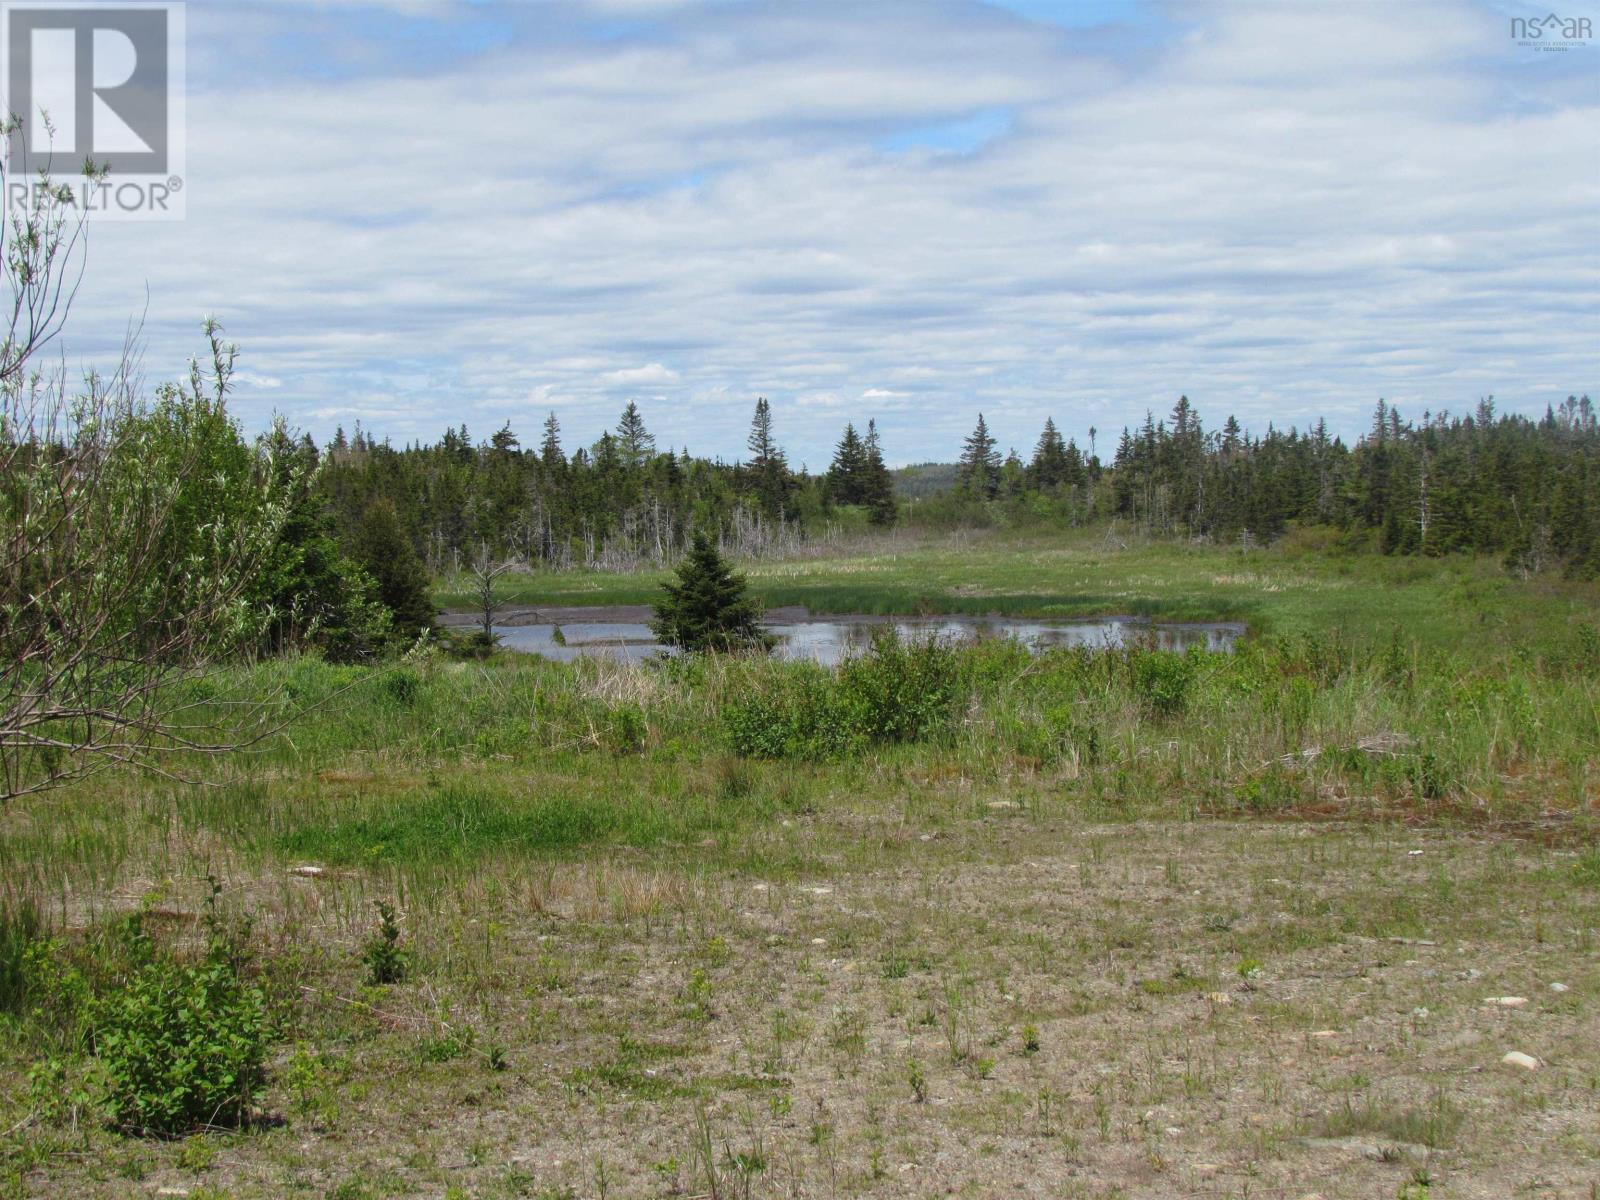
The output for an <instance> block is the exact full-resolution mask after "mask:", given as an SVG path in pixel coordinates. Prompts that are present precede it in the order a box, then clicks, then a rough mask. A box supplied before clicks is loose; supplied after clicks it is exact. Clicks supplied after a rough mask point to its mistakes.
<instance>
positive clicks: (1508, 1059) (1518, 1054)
mask: <svg viewBox="0 0 1600 1200" xmlns="http://www.w3.org/2000/svg"><path fill="white" fill-rule="evenodd" d="M1500 1061H1501V1062H1503V1063H1504V1064H1505V1065H1506V1066H1508V1067H1521V1068H1522V1069H1523V1070H1524V1071H1537V1070H1538V1069H1539V1060H1538V1059H1537V1058H1535V1057H1534V1056H1533V1055H1531V1054H1524V1053H1523V1052H1522V1051H1520V1050H1513V1051H1511V1052H1510V1053H1509V1054H1507V1055H1506V1056H1505V1057H1504V1058H1502V1059H1501V1060H1500Z"/></svg>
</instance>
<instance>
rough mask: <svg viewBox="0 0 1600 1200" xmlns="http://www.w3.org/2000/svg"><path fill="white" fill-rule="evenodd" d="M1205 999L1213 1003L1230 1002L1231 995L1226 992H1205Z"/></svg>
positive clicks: (1231, 999) (1231, 1000) (1231, 1001)
mask: <svg viewBox="0 0 1600 1200" xmlns="http://www.w3.org/2000/svg"><path fill="white" fill-rule="evenodd" d="M1206 999H1207V1000H1209V1001H1211V1003H1213V1004H1232V1003H1233V997H1232V996H1230V995H1228V993H1227V992H1207V993H1206Z"/></svg>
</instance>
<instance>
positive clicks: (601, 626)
mask: <svg viewBox="0 0 1600 1200" xmlns="http://www.w3.org/2000/svg"><path fill="white" fill-rule="evenodd" d="M630 615H631V614H630ZM764 626H765V628H766V630H767V632H769V633H770V634H772V635H773V636H774V637H775V638H777V644H776V645H775V646H774V647H773V650H772V653H773V656H774V657H775V658H780V659H786V660H791V661H795V660H798V661H810V662H817V663H821V664H823V665H824V666H833V665H835V664H837V663H838V662H840V661H841V660H842V659H844V658H846V657H847V656H849V655H852V654H859V653H861V652H862V651H864V650H866V649H867V648H868V647H869V646H870V645H871V644H872V638H873V635H874V634H875V633H877V632H878V631H879V630H881V629H883V628H885V627H886V626H892V627H893V628H894V629H895V630H896V631H898V632H899V634H900V636H901V637H903V638H918V639H920V638H926V637H929V636H932V637H937V638H939V639H940V640H941V641H948V642H973V641H978V640H980V639H983V638H999V637H1010V638H1016V639H1017V640H1018V641H1020V642H1021V643H1022V644H1023V645H1025V646H1027V647H1028V648H1029V649H1031V650H1035V651H1038V650H1043V649H1049V648H1053V647H1057V646H1066V647H1072V646H1087V647H1089V648H1090V649H1107V648H1116V647H1119V646H1123V645H1127V644H1128V643H1130V642H1148V643H1150V644H1152V645H1155V646H1158V647H1159V648H1161V649H1163V650H1185V649H1187V648H1188V647H1190V646H1194V645H1199V646H1204V647H1205V648H1206V649H1208V650H1221V651H1229V650H1232V648H1233V643H1234V641H1235V640H1236V639H1237V638H1238V637H1239V636H1240V635H1242V634H1243V633H1244V630H1245V627H1244V626H1243V625H1242V624H1235V623H1231V622H1222V623H1211V624H1159V623H1152V622H1149V621H1142V620H1139V619H1138V618H1135V617H1103V618H1099V619H1096V620H1087V621H1085V620H1078V621H1051V620H1043V619H1039V618H1034V617H966V616H947V617H874V616H865V615H849V616H828V617H810V616H806V617H791V616H789V615H787V614H786V613H781V612H780V613H776V614H769V619H768V620H767V621H766V622H764ZM557 629H559V630H560V631H561V632H560V636H559V637H558V636H557V634H556V630H557ZM495 632H496V633H497V634H499V635H500V644H501V645H502V646H504V647H505V648H506V649H508V650H520V651H523V652H525V653H528V654H539V655H542V656H544V657H545V658H550V659H555V660H556V661H558V662H570V661H572V660H573V659H575V658H578V657H580V656H583V655H591V654H603V655H610V656H613V657H620V658H625V659H641V658H650V657H654V656H657V655H661V654H667V653H672V651H671V650H670V648H668V647H665V646H662V645H661V644H660V643H659V642H657V641H656V639H655V637H654V636H653V635H652V634H651V632H650V626H649V625H648V624H647V623H646V621H645V620H644V619H643V617H642V615H641V618H640V619H638V620H582V619H576V620H561V621H559V622H555V621H528V622H526V623H516V624H505V625H497V626H496V627H495Z"/></svg>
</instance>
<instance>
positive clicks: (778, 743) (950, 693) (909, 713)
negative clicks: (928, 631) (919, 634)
mask: <svg viewBox="0 0 1600 1200" xmlns="http://www.w3.org/2000/svg"><path fill="white" fill-rule="evenodd" d="M969 690H970V689H969V686H968V681H967V679H966V675H965V671H964V668H963V657H962V654H961V652H960V651H959V650H957V649H955V648H953V647H951V646H948V645H945V644H943V643H940V642H938V641H936V640H935V639H932V638H930V639H927V640H925V641H917V642H906V641H903V640H901V639H900V638H899V637H898V636H896V634H895V632H894V630H892V629H889V630H885V631H884V633H882V634H881V635H880V636H878V637H877V638H875V639H874V640H873V644H872V648H871V650H870V651H868V652H867V653H866V654H863V655H860V656H858V657H855V658H850V659H847V660H846V661H845V662H844V663H843V664H841V666H840V667H839V669H838V671H837V672H833V671H828V670H826V669H824V668H821V667H818V666H814V665H811V664H795V665H790V666H785V667H783V668H780V669H778V670H776V671H774V672H772V673H770V674H767V675H764V676H762V677H760V681H759V682H758V683H755V685H754V686H751V687H749V688H747V689H746V690H744V691H742V692H738V693H734V694H732V695H731V696H730V697H729V698H728V699H727V700H726V701H725V702H724V704H723V708H722V721H723V729H724V731H725V733H726V734H727V737H728V742H729V745H730V746H731V747H732V749H733V750H734V751H735V752H736V753H738V754H743V755H745V756H747V757H750V758H799V759H809V760H813V761H816V760H824V759H834V758H842V757H844V756H846V755H849V754H852V753H854V752H856V751H858V750H861V749H863V748H865V747H867V746H872V745H886V744H890V743H896V742H915V741H921V740H923V739H925V738H928V737H930V736H932V735H933V734H934V733H936V732H937V731H938V730H940V729H943V728H945V727H946V726H948V725H949V724H950V722H951V721H952V720H953V718H954V716H955V715H956V713H957V711H958V710H959V708H960V706H961V705H962V703H963V702H964V701H965V699H966V697H967V694H968V691H969Z"/></svg>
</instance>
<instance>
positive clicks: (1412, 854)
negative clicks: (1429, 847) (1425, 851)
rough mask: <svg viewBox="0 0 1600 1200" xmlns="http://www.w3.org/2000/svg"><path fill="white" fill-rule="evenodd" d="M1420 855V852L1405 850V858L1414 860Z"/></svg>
mask: <svg viewBox="0 0 1600 1200" xmlns="http://www.w3.org/2000/svg"><path fill="white" fill-rule="evenodd" d="M1421 853H1422V851H1421V850H1407V851H1406V857H1407V858H1416V857H1417V856H1418V855H1419V854H1421Z"/></svg>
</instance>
